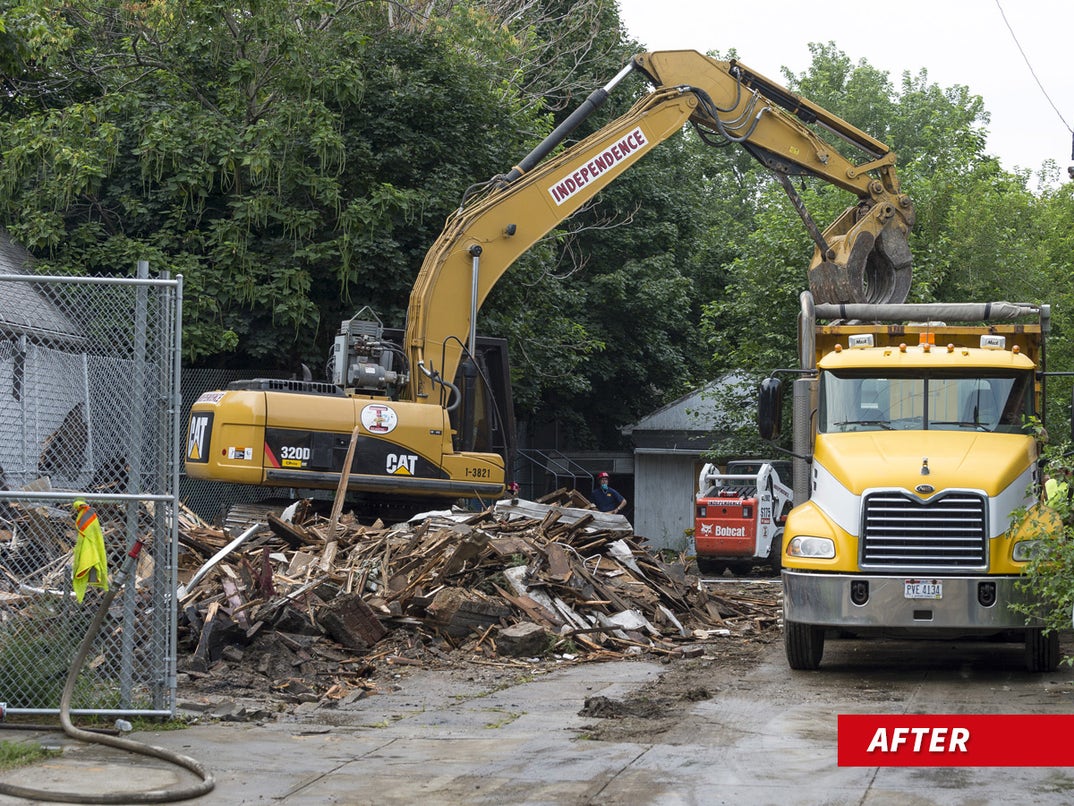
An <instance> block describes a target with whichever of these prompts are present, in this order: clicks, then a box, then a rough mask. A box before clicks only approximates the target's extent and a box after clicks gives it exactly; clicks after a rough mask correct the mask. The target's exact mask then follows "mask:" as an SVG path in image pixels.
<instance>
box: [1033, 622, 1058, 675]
mask: <svg viewBox="0 0 1074 806" xmlns="http://www.w3.org/2000/svg"><path fill="white" fill-rule="evenodd" d="M1058 668H1059V633H1058V632H1056V631H1055V630H1052V631H1051V632H1049V633H1048V634H1047V635H1045V634H1044V631H1043V630H1026V669H1028V670H1029V671H1031V672H1054V671H1055V670H1056V669H1058Z"/></svg>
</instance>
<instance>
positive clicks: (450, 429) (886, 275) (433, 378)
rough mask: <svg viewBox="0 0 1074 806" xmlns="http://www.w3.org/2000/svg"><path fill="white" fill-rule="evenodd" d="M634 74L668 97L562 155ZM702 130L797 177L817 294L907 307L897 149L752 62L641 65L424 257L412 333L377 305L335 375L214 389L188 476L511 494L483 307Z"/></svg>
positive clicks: (190, 441) (451, 226)
mask: <svg viewBox="0 0 1074 806" xmlns="http://www.w3.org/2000/svg"><path fill="white" fill-rule="evenodd" d="M634 72H637V73H640V74H642V75H643V76H645V78H646V79H648V81H649V82H650V83H651V85H652V90H651V91H650V92H648V93H647V94H646V95H644V96H643V97H641V98H640V99H639V100H638V101H637V102H636V103H635V104H634V106H633V107H632V108H631V109H630V110H629V111H628V112H627V113H626V114H624V115H622V116H621V117H619V118H617V119H615V120H613V121H612V122H611V123H609V124H607V125H606V126H604V127H603V128H601V129H600V130H599V131H597V132H595V133H594V134H592V135H591V136H589V137H587V138H585V139H584V140H581V141H579V142H577V143H575V144H573V145H570V146H568V147H566V148H563V149H561V150H560V151H559V152H558V153H556V154H554V155H553V152H554V151H556V149H557V148H558V147H559V146H560V145H561V144H562V143H563V141H564V140H565V139H566V138H567V137H568V136H569V135H570V133H571V132H572V131H573V130H574V129H575V128H576V127H577V126H578V125H579V124H580V123H581V122H582V121H583V120H585V119H586V118H587V117H588V116H589V115H591V114H592V113H593V112H594V111H595V110H596V109H597V108H599V107H600V106H601V105H602V104H603V103H604V101H605V100H606V99H607V98H608V97H609V94H610V93H611V92H612V90H613V89H614V88H615V87H616V86H617V85H619V84H620V83H621V82H622V81H623V80H624V79H625V78H626V77H627V76H628V75H630V74H631V73H634ZM687 122H690V123H691V124H693V126H694V127H695V128H696V130H697V132H698V133H699V135H700V136H701V137H702V139H703V140H705V141H706V142H709V143H713V144H725V143H727V142H732V143H738V144H740V145H741V146H742V147H743V148H745V149H746V150H747V151H748V152H749V153H750V154H752V155H753V156H754V157H756V158H757V159H758V160H760V161H761V162H762V163H763V164H764V165H765V166H767V167H768V168H769V169H770V170H771V171H772V172H773V174H775V176H776V177H777V178H778V179H779V181H781V182H782V184H783V186H784V188H785V189H786V191H787V192H788V194H789V195H790V198H791V199H792V201H793V203H794V206H795V209H796V210H797V211H798V213H799V215H800V216H801V217H802V220H803V222H804V223H805V225H806V227H807V229H808V230H809V232H810V234H811V236H812V238H813V240H814V243H815V249H814V256H813V261H812V265H811V266H810V269H809V283H810V288H811V290H812V292H813V295H814V298H815V299H817V300H819V301H823V302H832V303H853V302H902V301H903V300H904V299H905V298H906V295H907V292H908V291H909V288H910V277H911V266H910V251H909V247H908V235H909V232H910V230H911V228H912V226H913V223H914V213H913V205H912V204H911V202H910V199H909V198H908V197H907V196H906V195H904V194H903V193H902V192H901V191H900V188H899V182H898V179H897V177H896V173H895V154H894V153H893V152H892V151H891V150H890V149H889V148H888V147H887V146H886V145H884V144H883V143H881V142H879V141H878V140H876V139H874V138H873V137H870V136H869V135H868V134H866V133H865V132H862V131H860V130H859V129H857V128H855V127H854V126H852V125H850V124H849V123H847V122H846V121H844V120H842V119H840V118H838V117H836V116H835V115H832V114H831V113H829V112H827V111H826V110H824V109H822V108H821V107H819V106H817V105H816V104H813V103H811V102H809V101H808V100H806V99H804V98H800V97H798V96H797V95H795V94H793V93H791V92H790V91H789V90H787V89H786V88H784V87H782V86H780V85H779V84H777V83H776V82H774V81H771V80H769V79H767V78H765V77H764V76H762V75H761V74H759V73H757V72H756V71H754V70H751V69H750V68H748V67H746V66H745V65H744V64H742V63H741V62H739V61H737V60H731V61H720V60H717V59H714V58H711V57H708V56H705V55H702V54H700V53H698V52H696V51H689V50H683V51H661V52H652V53H641V54H638V55H637V56H635V57H634V58H633V59H632V60H631V62H630V64H628V65H627V66H626V67H624V68H623V70H621V71H620V72H619V73H618V74H617V75H616V76H615V77H614V78H613V79H612V80H611V81H610V82H609V83H608V84H607V85H605V86H604V87H602V88H600V89H598V90H596V91H594V92H593V93H592V94H591V95H590V96H589V98H587V99H586V101H585V102H584V103H583V104H582V105H581V106H580V107H579V108H578V109H576V110H575V111H574V112H573V113H572V114H571V115H570V116H569V117H568V118H567V119H566V120H564V122H563V123H562V124H561V125H560V126H558V127H557V128H556V129H555V131H553V132H552V133H551V134H550V135H549V136H548V137H547V138H545V140H544V141H543V142H541V143H540V145H538V146H537V147H536V148H535V149H534V150H533V151H532V152H531V153H530V154H528V155H527V156H526V157H525V158H524V159H523V160H522V161H521V162H519V163H518V165H517V166H515V167H514V168H512V169H511V170H510V171H509V172H507V173H506V174H502V175H498V176H495V177H493V178H492V179H490V180H489V181H487V182H485V183H483V184H482V185H480V186H478V188H477V189H476V190H474V191H473V192H468V195H467V198H464V201H463V203H462V205H461V206H460V207H459V209H458V210H456V211H455V212H454V213H453V214H452V215H451V216H450V217H449V218H448V220H447V223H446V225H445V227H444V230H443V232H442V233H441V235H440V237H439V238H438V239H437V240H436V242H435V243H434V244H433V246H432V248H431V249H430V250H429V252H428V253H427V255H426V257H425V260H424V263H423V264H422V267H421V270H420V272H419V274H418V277H417V279H416V281H415V283H414V288H413V290H412V292H411V295H410V305H409V309H408V312H407V320H406V329H405V331H403V332H402V333H398V332H394V333H393V332H392V331H390V330H388V329H386V328H384V326H383V325H382V323H381V322H380V321H379V320H378V319H377V318H376V316H375V315H374V314H373V312H372V311H371V310H370V309H369V308H364V309H362V310H361V311H359V313H358V314H356V315H355V317H354V318H352V319H350V320H347V321H345V322H343V324H342V326H341V328H340V332H339V335H338V336H337V337H336V340H335V344H334V347H333V350H332V354H331V357H330V360H329V369H330V380H329V381H326V382H317V381H313V380H304V381H298V380H288V381H283V380H271V379H256V380H252V381H239V382H236V383H233V384H231V385H230V386H229V387H228V388H227V389H225V390H220V391H214V392H208V393H206V394H203V395H202V396H201V397H200V398H199V399H198V400H197V402H196V403H194V405H193V406H192V409H191V415H190V423H189V431H188V438H187V447H186V457H185V458H186V472H187V475H188V476H190V477H192V478H196V479H208V480H215V481H224V482H231V483H237V484H251V485H259V486H264V487H276V488H281V487H283V488H293V490H295V491H298V490H317V489H321V490H336V489H337V488H338V489H340V490H342V489H346V491H347V492H348V493H349V494H350V495H351V496H352V498H357V499H363V498H364V499H365V501H366V502H367V503H370V504H375V503H377V502H382V503H383V502H387V501H392V502H409V503H411V504H412V505H425V504H428V503H430V502H432V501H435V500H439V501H441V502H444V501H445V500H451V499H457V498H479V499H489V498H492V497H495V496H499V495H501V494H502V493H503V491H504V483H505V474H504V467H505V459H504V457H505V455H507V454H508V453H509V447H508V446H510V444H511V438H510V432H511V430H512V429H511V428H510V427H509V424H510V423H511V422H513V421H512V420H511V419H510V405H511V401H510V386H509V382H508V381H507V380H506V379H507V371H506V359H505V357H504V354H503V349H502V347H503V345H502V343H499V344H497V343H494V342H490V341H489V340H482V339H481V338H479V337H478V336H477V332H476V320H477V313H478V311H479V310H480V308H481V304H482V302H483V301H484V300H485V298H486V296H487V295H488V294H489V292H490V291H491V290H492V288H493V286H494V285H495V284H496V283H497V282H498V281H499V279H500V278H501V277H502V276H503V274H504V272H505V271H506V270H507V269H508V267H510V266H511V264H512V263H514V262H515V260H517V259H518V257H519V256H520V255H521V254H522V253H523V252H525V251H526V250H527V249H529V248H530V247H531V246H532V245H533V244H534V243H535V242H536V241H537V240H538V239H540V238H541V237H542V236H544V235H545V234H546V233H548V232H549V231H550V230H552V229H553V228H554V227H555V226H556V225H557V224H559V223H560V222H562V221H563V220H564V219H566V218H567V217H569V216H570V215H572V214H573V213H574V212H576V211H577V210H578V209H579V208H580V207H582V205H584V204H585V203H586V202H588V201H589V200H590V199H592V198H593V196H595V195H596V194H597V193H598V192H599V191H600V190H601V189H602V188H604V187H606V186H607V185H608V184H610V183H611V182H613V181H614V180H615V179H616V178H617V177H618V176H619V175H620V174H622V173H623V172H624V171H626V170H627V169H628V168H630V167H631V166H632V165H634V164H635V163H636V162H637V161H638V160H639V159H640V158H641V157H642V156H644V155H645V154H646V153H648V152H649V151H651V150H652V149H653V148H654V147H655V146H656V145H658V144H659V143H661V142H663V141H664V140H666V139H667V138H669V137H671V136H672V135H673V134H675V133H676V132H678V131H680V130H681V129H682V128H683V126H684V125H685V124H686V123H687ZM822 132H826V133H827V134H826V135H825V136H823V137H822V136H821V133H822ZM829 141H834V142H837V143H843V144H846V145H847V146H849V147H847V148H845V149H844V150H846V151H848V152H850V151H852V152H854V154H855V157H856V159H850V158H848V157H846V156H843V154H842V153H841V152H840V151H839V150H837V149H836V148H835V147H833V145H832V144H831V143H830V142H829ZM794 175H805V176H815V177H820V178H821V179H823V180H826V181H827V182H830V183H832V184H834V185H837V186H838V187H840V188H843V189H844V190H846V191H848V192H849V193H851V194H853V195H854V196H855V198H856V201H855V203H854V204H853V205H852V206H850V207H848V208H847V210H846V211H845V212H844V213H843V214H842V215H840V216H839V217H838V218H837V219H836V220H835V221H834V222H833V223H832V224H830V225H829V226H828V227H826V228H825V229H824V230H823V231H822V230H821V229H820V227H819V226H817V224H816V223H815V222H814V221H813V220H812V218H811V217H810V216H809V213H808V212H807V211H806V209H805V206H804V204H803V203H802V201H801V199H800V198H799V197H798V195H797V193H796V192H795V190H794V187H793V185H792V183H791V181H790V179H789V177H791V176H794ZM490 376H494V377H495V378H496V379H499V381H500V382H499V384H498V389H497V388H494V386H495V384H492V383H490ZM497 412H499V414H497ZM344 476H345V478H344ZM404 508H405V505H404Z"/></svg>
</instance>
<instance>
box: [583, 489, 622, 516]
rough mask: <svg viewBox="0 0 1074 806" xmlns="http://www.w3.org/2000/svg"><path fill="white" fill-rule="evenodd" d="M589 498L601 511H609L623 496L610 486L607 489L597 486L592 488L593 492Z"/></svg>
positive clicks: (617, 504) (620, 501)
mask: <svg viewBox="0 0 1074 806" xmlns="http://www.w3.org/2000/svg"><path fill="white" fill-rule="evenodd" d="M589 498H590V499H591V500H592V501H593V503H594V504H596V505H597V509H599V510H600V511H601V512H611V511H612V510H613V509H615V508H616V507H617V506H619V504H620V503H622V501H623V496H621V495H620V494H619V493H618V492H617V491H615V490H613V489H612V488H611V487H609V488H608V489H607V490H602V489H601V488H600V487H597V488H595V489H594V490H593V494H592V495H590V496H589Z"/></svg>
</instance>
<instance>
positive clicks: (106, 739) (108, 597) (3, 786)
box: [0, 545, 216, 803]
mask: <svg viewBox="0 0 1074 806" xmlns="http://www.w3.org/2000/svg"><path fill="white" fill-rule="evenodd" d="M136 548H137V549H141V545H137V547H136ZM136 557H137V550H134V549H132V551H131V553H130V554H128V556H127V558H126V561H127V563H131V561H132V560H134V559H135V558H136ZM125 578H126V571H125V569H124V570H121V571H120V572H119V574H118V575H117V580H118V582H117V584H116V585H115V586H114V587H112V588H111V589H110V590H108V591H106V592H105V594H104V596H103V598H102V599H101V606H100V607H99V608H98V609H97V615H96V616H94V618H93V623H92V624H90V628H89V631H88V632H87V633H86V635H85V637H84V638H83V639H82V644H81V646H79V648H78V654H77V656H76V657H75V660H74V663H72V664H71V668H70V669H69V670H68V672H67V683H66V684H65V685H64V687H63V696H61V697H60V724H61V725H62V726H63V732H64V733H65V734H67V735H68V736H70V737H71V738H72V739H78V740H79V741H83V742H90V743H93V744H103V745H107V746H108V747H115V748H117V749H119V750H127V751H129V752H131V753H137V754H138V755H142V756H150V757H152V758H159V759H161V760H163V761H167V762H169V763H171V764H175V765H176V766H179V767H183V768H184V769H187V770H190V772H192V773H194V774H195V775H197V776H198V777H199V778H200V779H201V781H200V782H199V783H197V784H193V785H191V786H184V787H179V788H175V789H158V790H152V791H149V792H122V793H112V794H107V795H87V794H84V793H82V792H52V791H48V790H44V789H31V788H29V787H23V786H15V785H13V784H8V783H4V782H2V781H0V793H3V794H5V795H11V796H13V797H16V798H26V799H27V800H46V801H57V802H60V803H172V802H174V801H177V800H188V799H190V798H196V797H200V796H201V795H205V794H207V793H209V792H211V791H212V789H213V787H214V786H215V785H216V782H215V781H214V780H213V776H212V773H210V772H209V771H208V770H206V769H205V768H204V767H203V766H202V765H201V764H200V763H199V762H198V761H196V760H195V759H193V758H191V757H190V756H184V755H182V754H180V753H175V752H173V751H171V750H167V749H165V748H163V747H157V746H156V745H151V744H143V743H142V742H136V741H134V740H133V739H123V738H120V737H119V736H109V735H106V734H100V733H94V732H92V731H88V730H83V729H82V728H77V727H75V726H74V725H73V724H72V723H71V697H72V696H73V694H74V690H75V682H76V681H77V680H78V675H79V673H80V672H81V671H82V666H83V664H85V662H86V657H87V656H88V655H89V652H90V649H91V648H92V646H93V641H94V639H96V637H97V633H98V632H100V629H101V624H103V623H104V617H105V615H106V614H107V613H108V608H109V606H110V605H111V604H112V599H114V598H115V596H116V593H117V592H118V591H119V590H120V589H121V588H122V587H123V581H122V580H123V579H125Z"/></svg>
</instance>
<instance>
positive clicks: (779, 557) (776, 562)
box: [768, 531, 783, 575]
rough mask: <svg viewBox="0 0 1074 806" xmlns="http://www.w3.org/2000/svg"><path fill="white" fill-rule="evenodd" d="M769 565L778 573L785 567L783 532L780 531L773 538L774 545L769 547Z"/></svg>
mask: <svg viewBox="0 0 1074 806" xmlns="http://www.w3.org/2000/svg"><path fill="white" fill-rule="evenodd" d="M768 565H769V566H770V567H771V568H772V570H773V571H775V572H776V574H777V575H778V574H779V572H780V571H781V570H782V569H783V532H782V531H780V532H779V533H778V534H777V535H776V536H775V537H773V538H772V545H771V546H770V547H769V548H768Z"/></svg>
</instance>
